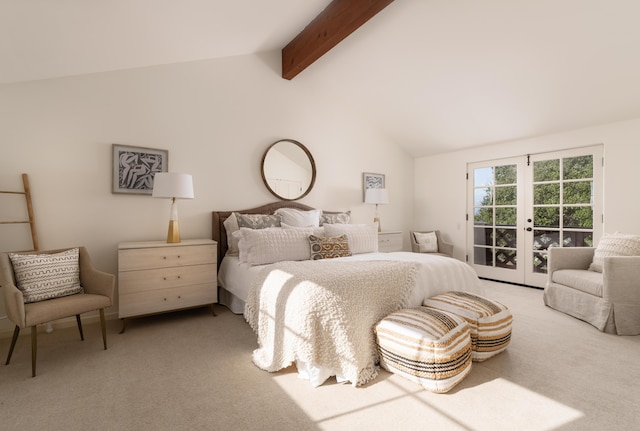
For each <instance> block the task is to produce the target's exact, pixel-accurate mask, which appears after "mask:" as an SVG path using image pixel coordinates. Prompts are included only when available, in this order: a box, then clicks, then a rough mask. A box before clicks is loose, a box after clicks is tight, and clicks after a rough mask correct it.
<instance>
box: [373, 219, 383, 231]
mask: <svg viewBox="0 0 640 431" xmlns="http://www.w3.org/2000/svg"><path fill="white" fill-rule="evenodd" d="M373 222H374V223H378V232H382V228H381V227H380V219H379V218H378V217H375V218H374V219H373Z"/></svg>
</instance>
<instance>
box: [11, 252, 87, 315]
mask: <svg viewBox="0 0 640 431" xmlns="http://www.w3.org/2000/svg"><path fill="white" fill-rule="evenodd" d="M9 258H10V259H11V263H12V264H13V272H14V274H15V276H16V282H17V285H18V289H20V290H21V291H22V295H23V296H24V302H25V304H26V303H30V302H38V301H45V300H47V299H52V298H58V297H61V296H67V295H73V294H76V293H81V292H82V286H80V264H79V250H78V249H77V248H73V249H70V250H67V251H63V252H60V253H54V254H46V253H44V254H19V253H9Z"/></svg>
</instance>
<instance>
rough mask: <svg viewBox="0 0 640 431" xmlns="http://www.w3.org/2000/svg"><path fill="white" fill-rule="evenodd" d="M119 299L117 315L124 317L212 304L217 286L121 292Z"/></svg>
mask: <svg viewBox="0 0 640 431" xmlns="http://www.w3.org/2000/svg"><path fill="white" fill-rule="evenodd" d="M119 299H120V304H119V317H120V318H125V317H130V316H141V315H144V314H152V313H160V312H164V311H172V310H179V309H182V308H189V307H196V306H199V305H205V304H213V303H215V302H218V292H217V287H215V285H212V284H211V283H209V284H198V285H192V286H185V287H173V288H168V289H159V290H150V291H146V292H136V293H128V294H122V293H121V294H120V295H119Z"/></svg>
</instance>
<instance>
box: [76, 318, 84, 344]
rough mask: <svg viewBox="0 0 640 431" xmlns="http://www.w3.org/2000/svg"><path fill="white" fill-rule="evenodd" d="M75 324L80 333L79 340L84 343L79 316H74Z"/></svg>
mask: <svg viewBox="0 0 640 431" xmlns="http://www.w3.org/2000/svg"><path fill="white" fill-rule="evenodd" d="M76 322H78V331H80V340H82V341H84V333H83V332H82V321H81V320H80V315H79V314H76Z"/></svg>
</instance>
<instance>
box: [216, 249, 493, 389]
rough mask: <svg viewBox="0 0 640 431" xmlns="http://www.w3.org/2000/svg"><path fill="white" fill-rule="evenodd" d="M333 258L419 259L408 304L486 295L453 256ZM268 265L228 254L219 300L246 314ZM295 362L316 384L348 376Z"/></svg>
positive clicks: (399, 254) (357, 258)
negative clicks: (454, 294)
mask: <svg viewBox="0 0 640 431" xmlns="http://www.w3.org/2000/svg"><path fill="white" fill-rule="evenodd" d="M332 260H335V261H375V260H386V261H389V260H393V261H402V262H418V263H420V264H421V265H420V269H419V271H418V274H417V276H416V277H415V284H414V286H413V287H412V289H411V291H410V293H409V298H408V301H407V306H408V307H416V306H419V305H422V303H423V301H424V300H425V299H427V298H429V297H431V296H434V295H437V294H439V293H443V292H448V291H453V290H458V291H466V292H472V293H476V294H478V295H482V296H485V294H484V291H483V287H482V284H481V283H480V280H479V279H478V277H477V275H476V273H475V271H474V270H473V269H472V268H471V267H470V266H469V265H467V264H466V263H464V262H461V261H459V260H457V259H453V258H450V257H445V256H438V255H435V256H434V255H430V254H422V253H411V252H393V253H364V254H357V255H354V256H350V257H343V258H337V259H332ZM265 266H267V265H258V266H251V265H249V264H246V263H241V262H240V260H239V259H238V257H234V256H225V258H224V259H223V261H222V264H221V265H220V271H219V273H218V280H219V285H220V286H221V292H220V298H219V301H220V303H221V304H223V305H226V306H227V307H229V309H230V310H231V311H232V312H234V313H236V314H243V312H244V310H245V302H246V300H247V298H248V295H249V291H250V289H251V286H252V285H253V283H254V280H256V279H257V277H258V275H259V273H260V272H261V271H262V269H264V267H265ZM296 366H297V369H298V373H299V375H300V377H301V378H305V379H307V380H310V382H311V384H312V385H313V386H319V385H321V384H322V383H323V382H324V381H325V380H326V379H328V378H329V377H331V376H336V378H337V380H338V381H346V380H348V379H346V378H345V376H342V375H340V373H339V372H336V370H332V369H327V368H326V367H319V366H316V365H315V364H310V363H307V362H303V361H300V360H297V361H296Z"/></svg>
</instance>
